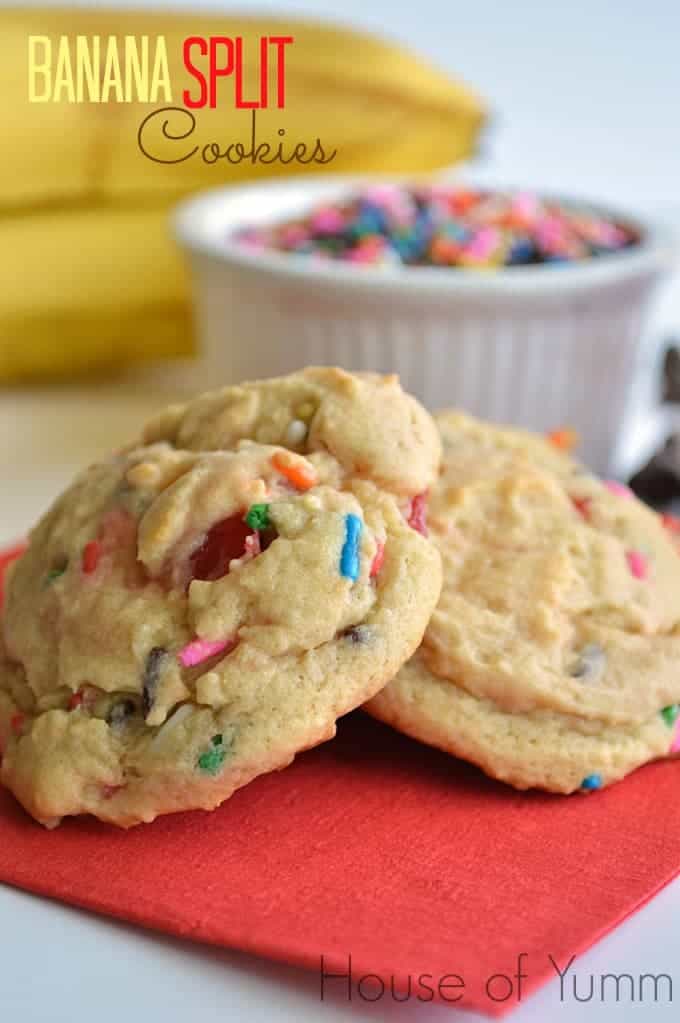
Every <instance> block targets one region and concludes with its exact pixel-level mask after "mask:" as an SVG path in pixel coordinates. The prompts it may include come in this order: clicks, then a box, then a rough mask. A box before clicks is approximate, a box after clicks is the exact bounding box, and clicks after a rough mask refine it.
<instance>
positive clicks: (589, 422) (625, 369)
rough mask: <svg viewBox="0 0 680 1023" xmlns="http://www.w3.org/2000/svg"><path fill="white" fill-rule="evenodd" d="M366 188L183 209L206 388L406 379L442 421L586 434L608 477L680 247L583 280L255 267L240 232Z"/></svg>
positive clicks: (229, 198)
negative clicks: (331, 378)
mask: <svg viewBox="0 0 680 1023" xmlns="http://www.w3.org/2000/svg"><path fill="white" fill-rule="evenodd" d="M366 180H367V179H365V178H363V179H356V178H353V179H348V178H332V179H329V178H325V179H321V178H314V179H311V178H297V179H291V178H289V179H286V180H285V181H275V182H269V183H265V184H258V185H252V186H246V187H238V188H229V189H218V190H215V191H212V192H208V193H203V194H201V195H198V196H197V197H195V198H192V199H190V200H188V201H186V202H184V203H182V204H181V205H180V207H179V208H178V209H177V210H176V212H175V215H174V230H175V235H176V237H177V239H178V241H179V242H180V244H181V246H182V247H183V249H184V250H185V251H186V253H187V254H188V256H189V263H190V268H191V272H192V280H193V288H194V297H195V311H196V317H197V327H198V336H199V339H200V344H201V346H202V355H203V366H204V368H205V379H206V381H207V382H208V383H210V384H211V385H213V386H218V385H220V384H221V383H231V382H235V381H238V380H243V379H248V378H252V377H258V376H273V375H277V374H281V373H287V372H289V371H291V370H293V369H296V368H299V367H300V366H304V365H308V364H317V365H319V364H337V365H340V366H344V367H345V368H346V369H371V370H378V371H380V372H395V373H398V374H399V376H400V377H401V380H402V383H403V385H404V387H406V388H407V389H408V390H410V391H412V392H413V393H414V394H416V395H417V396H418V397H419V398H420V399H421V400H422V401H423V402H424V403H425V404H426V405H427V406H428V407H430V408H431V409H437V408H443V407H448V406H458V407H460V408H463V409H465V410H467V411H469V412H471V413H473V414H475V415H478V416H482V417H484V418H487V419H491V420H494V421H497V422H506V423H514V424H517V425H521V426H526V427H529V428H530V429H534V430H540V431H544V430H549V429H552V428H554V427H558V426H569V427H572V428H574V429H576V430H577V431H578V433H579V435H580V437H581V446H580V448H579V454H580V456H581V457H582V458H583V460H584V461H586V462H587V463H588V464H590V465H591V466H592V468H593V469H595V470H596V471H599V472H606V471H607V470H611V468H612V461H613V458H614V454H615V448H616V444H617V441H618V440H619V438H620V436H621V431H622V427H623V424H624V419H625V417H626V415H627V413H628V412H630V411H631V404H632V398H633V396H634V387H633V383H634V380H635V378H636V374H637V372H638V370H639V369H640V366H641V365H642V364H643V363H644V361H645V360H646V359H648V356H649V349H648V348H646V332H645V324H646V320H647V312H648V307H649V303H650V299H651V297H652V295H653V292H654V286H655V284H656V283H657V282H658V280H659V279H660V277H661V276H662V275H663V272H664V270H665V269H666V268H667V267H668V266H669V263H670V260H671V251H670V245H669V244H668V242H667V241H666V240H665V239H664V238H662V237H661V236H660V235H659V233H658V231H657V230H656V229H655V228H653V227H652V226H651V225H649V224H645V223H642V222H640V220H639V219H638V218H635V217H630V216H627V215H625V214H621V213H620V212H618V211H616V212H615V213H612V211H611V210H608V209H607V207H606V206H605V207H602V206H600V205H599V204H598V206H597V208H598V209H600V210H602V211H604V212H606V213H608V214H610V215H613V216H615V217H616V218H617V219H619V220H622V221H624V222H626V223H628V224H630V225H631V226H632V227H633V228H634V229H635V230H636V231H637V232H638V233H639V236H640V239H641V241H640V244H639V245H636V246H634V247H632V248H630V249H627V250H624V251H622V252H619V253H615V254H613V255H607V256H602V257H600V258H598V259H593V260H591V261H588V262H587V263H583V264H559V265H556V266H537V267H516V268H511V269H503V270H498V271H490V272H486V273H484V272H473V271H466V272H462V271H455V270H450V269H446V268H429V267H423V268H420V267H419V268H408V269H406V268H403V267H399V266H397V267H390V268H385V269H383V268H375V267H362V266H354V265H351V264H345V263H330V262H328V263H314V262H311V261H309V260H306V259H305V258H304V257H295V256H291V255H287V254H282V253H277V252H268V251H264V252H263V251H255V252H253V251H250V250H249V249H247V248H246V247H245V246H243V245H242V244H240V243H238V242H237V241H235V240H234V239H233V232H234V231H235V229H236V228H238V227H241V226H245V225H248V224H262V223H267V222H270V221H272V220H279V219H285V218H286V217H288V216H291V215H296V214H298V213H299V212H300V211H301V210H304V209H306V208H308V207H310V206H313V205H315V204H316V203H318V202H319V201H325V200H329V199H336V198H339V197H340V196H342V195H344V194H346V193H348V192H351V191H352V190H353V189H356V188H357V187H359V186H360V185H361V184H364V183H365V182H366Z"/></svg>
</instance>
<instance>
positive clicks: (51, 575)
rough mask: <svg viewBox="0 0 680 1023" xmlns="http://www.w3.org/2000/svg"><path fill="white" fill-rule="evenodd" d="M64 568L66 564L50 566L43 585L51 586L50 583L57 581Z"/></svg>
mask: <svg viewBox="0 0 680 1023" xmlns="http://www.w3.org/2000/svg"><path fill="white" fill-rule="evenodd" d="M66 568H67V565H62V566H61V568H51V569H50V570H49V572H48V573H47V575H46V576H45V585H46V586H51V585H52V583H54V582H56V581H57V579H60V578H61V576H62V575H63V574H64V572H65V571H66Z"/></svg>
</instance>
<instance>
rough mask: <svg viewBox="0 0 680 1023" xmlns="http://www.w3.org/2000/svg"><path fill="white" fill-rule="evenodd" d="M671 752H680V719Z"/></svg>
mask: <svg viewBox="0 0 680 1023" xmlns="http://www.w3.org/2000/svg"><path fill="white" fill-rule="evenodd" d="M670 752H671V753H680V721H678V723H677V725H676V727H675V738H674V739H673V743H672V745H671V749H670Z"/></svg>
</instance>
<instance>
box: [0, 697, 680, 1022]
mask: <svg viewBox="0 0 680 1023" xmlns="http://www.w3.org/2000/svg"><path fill="white" fill-rule="evenodd" d="M677 771H678V768H677V764H672V763H664V764H655V765H652V766H649V767H647V768H644V769H642V770H640V771H638V772H637V773H636V774H635V775H633V776H632V777H630V778H629V779H628V780H626V781H625V782H623V783H621V784H619V785H615V786H614V787H613V788H611V789H607V790H605V791H603V792H600V793H597V794H594V795H592V796H587V797H581V796H573V797H570V798H561V797H556V796H549V795H544V794H540V793H531V794H520V793H517V792H514V791H513V790H512V789H510V788H506V787H504V786H502V785H499V784H497V783H495V782H492V781H490V780H489V779H487V778H485V777H484V776H483V775H482V774H481V773H480V772H478V771H477V770H476V769H474V768H472V767H470V766H468V765H465V764H463V763H461V762H459V761H456V760H454V759H453V758H451V757H447V756H444V755H443V754H440V753H437V752H436V751H434V750H430V749H428V748H427V747H425V746H421V745H419V744H418V743H416V742H412V741H410V740H408V739H406V738H404V737H402V736H399V735H397V734H396V733H394V732H392V731H391V730H390V729H388V728H386V727H384V726H382V725H379V724H378V723H376V722H374V721H372V720H371V719H370V718H368V717H366V716H365V715H362V714H361V713H356V714H353V715H350V716H349V717H348V718H346V719H345V720H344V721H343V722H342V723H341V725H340V729H339V733H338V736H337V738H336V739H335V740H334V741H333V742H329V743H327V744H326V745H324V746H322V747H320V748H318V749H316V750H313V751H311V752H308V753H305V754H304V755H302V756H300V757H299V758H298V759H297V760H296V761H295V763H294V764H293V765H292V766H291V767H289V768H288V769H287V770H285V771H282V772H281V773H279V774H272V775H269V776H267V777H263V778H259V779H258V780H257V781H255V782H254V783H253V784H251V785H249V786H247V787H246V788H245V789H241V790H240V791H239V792H237V793H236V795H235V796H233V797H232V799H231V800H229V802H227V803H225V804H224V806H222V807H221V808H220V809H219V810H217V811H215V812H214V813H212V814H205V813H202V812H196V813H185V814H179V815H175V816H172V817H166V818H162V819H160V820H158V821H156V822H155V823H154V824H152V825H146V826H141V827H138V828H135V829H133V830H132V831H129V832H123V831H118V830H116V829H114V828H112V827H108V826H105V825H103V824H100V823H99V822H97V821H95V820H89V819H78V820H75V819H72V820H67V821H65V822H64V824H63V825H62V826H61V828H59V829H58V830H57V831H54V832H51V833H50V832H46V831H44V830H43V829H42V828H40V827H39V826H38V825H37V824H35V823H34V822H33V821H32V820H30V819H29V818H28V817H27V816H26V814H25V813H24V812H23V811H22V809H21V808H20V807H19V806H18V805H17V804H16V803H15V802H14V800H13V799H12V798H11V797H10V796H9V795H7V794H5V793H3V794H0V880H2V881H5V882H7V883H9V884H13V885H17V886H19V887H22V888H26V889H28V890H30V891H33V892H38V893H40V894H43V895H47V896H51V897H53V898H56V899H62V900H64V901H65V902H69V903H73V904H74V905H77V906H83V907H85V908H87V909H91V910H95V911H96V912H99V913H105V914H108V915H110V916H115V917H120V918H122V919H125V920H130V921H132V922H134V923H137V924H140V925H142V926H144V927H149V928H154V929H156V930H159V931H166V932H168V933H171V934H177V935H181V936H183V937H187V938H193V939H194V940H196V941H202V942H209V943H211V944H216V945H224V946H227V947H229V948H238V949H243V950H245V951H247V952H252V953H255V954H257V955H260V956H266V957H268V958H271V959H276V960H280V961H282V962H287V963H291V964H295V965H298V966H300V965H301V966H305V967H309V968H310V969H312V970H314V971H316V973H317V975H318V976H319V985H320V990H321V963H322V960H321V957H322V956H323V970H324V972H325V973H326V974H343V975H346V974H347V973H348V970H349V963H350V957H351V969H352V975H353V981H352V986H351V989H350V988H349V987H348V982H347V979H346V978H345V979H344V980H343V979H333V978H331V977H326V979H325V981H324V985H325V993H326V996H327V997H329V998H330V997H332V998H334V999H337V998H338V997H340V998H345V997H347V998H349V995H350V990H351V996H352V1003H353V1004H356V1003H357V1002H359V1003H361V999H362V998H365V999H366V1000H368V999H377V996H381V997H382V999H383V1000H384V1001H385V1002H387V1001H390V1002H391V1001H392V1000H394V999H395V995H396V998H399V999H403V998H404V995H405V994H406V993H407V992H409V990H410V997H411V998H412V999H413V1001H414V1003H415V1002H417V1001H418V1000H420V1001H429V1000H430V999H435V1000H438V1001H442V1002H448V1003H449V1004H452V1005H458V1006H467V1007H468V1008H476V1009H479V1010H481V1011H482V1012H486V1013H488V1014H490V1015H497V1014H500V1013H502V1012H504V1011H507V1010H508V1009H510V1008H512V1007H514V1006H516V1005H517V1004H518V1001H519V1000H522V999H525V998H526V997H527V995H528V994H529V993H530V992H531V991H532V990H533V989H535V988H536V987H537V986H538V985H540V984H541V983H543V982H544V981H546V980H548V979H550V978H554V977H556V976H557V973H556V969H555V966H553V964H552V963H551V961H550V958H549V957H550V956H552V959H553V960H554V963H555V964H556V966H557V967H558V968H559V969H560V970H564V968H565V966H566V965H567V963H568V962H569V959H570V958H571V956H572V955H574V954H577V953H580V952H582V951H583V950H585V949H586V948H587V947H588V946H589V945H591V944H592V943H593V942H595V941H597V940H598V938H600V937H601V936H602V935H603V934H605V933H606V932H607V931H609V930H611V928H613V927H615V926H616V925H617V924H618V923H620V922H621V921H622V920H623V919H624V918H625V917H627V916H628V915H629V914H630V913H633V912H634V911H635V910H636V909H638V908H639V907H640V906H641V905H642V904H643V903H644V902H646V901H647V900H648V899H649V898H651V897H652V896H653V895H654V894H655V893H656V892H657V891H658V890H659V889H660V888H661V887H662V886H663V885H665V884H667V883H668V882H669V881H670V880H671V879H672V878H673V876H674V875H675V874H676V873H677V872H678V870H679V869H680V801H678V799H677V781H678V774H677ZM521 953H525V955H524V956H523V957H522V959H521V972H522V973H524V974H526V977H525V978H524V979H522V981H521V983H519V982H518V979H517V976H516V974H517V973H518V957H519V956H520V954H521ZM368 974H373V975H375V976H373V978H368V979H366V975H368ZM452 975H457V977H456V976H452ZM494 975H497V976H494ZM409 977H410V989H409ZM381 985H385V990H384V992H383V993H382V995H381V990H382V988H381ZM463 985H464V987H463ZM461 996H462V997H461ZM457 998H458V999H460V1000H459V1001H454V999H457Z"/></svg>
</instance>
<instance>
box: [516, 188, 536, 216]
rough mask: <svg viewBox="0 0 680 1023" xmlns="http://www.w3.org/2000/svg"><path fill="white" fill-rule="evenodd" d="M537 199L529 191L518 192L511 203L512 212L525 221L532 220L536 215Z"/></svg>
mask: <svg viewBox="0 0 680 1023" xmlns="http://www.w3.org/2000/svg"><path fill="white" fill-rule="evenodd" d="M538 211H539V208H538V199H537V198H536V196H535V195H531V193H530V192H520V193H519V194H518V195H516V196H515V198H514V200H513V203H512V212H513V213H515V214H516V215H517V216H518V217H521V218H522V219H523V220H526V221H529V222H531V221H533V220H535V219H536V217H537V215H538Z"/></svg>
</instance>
